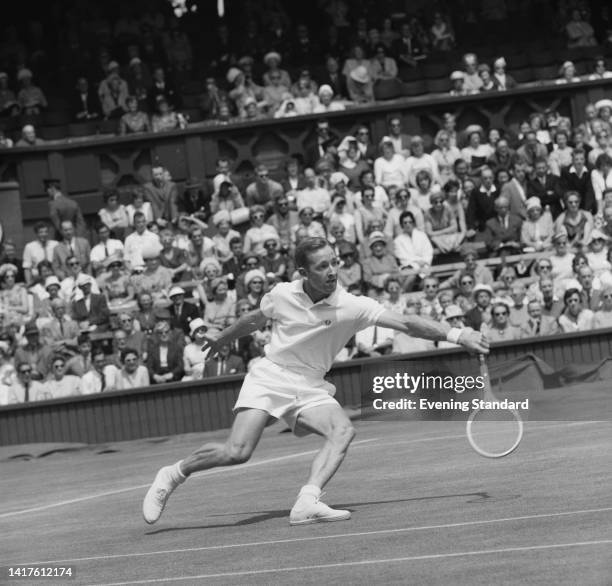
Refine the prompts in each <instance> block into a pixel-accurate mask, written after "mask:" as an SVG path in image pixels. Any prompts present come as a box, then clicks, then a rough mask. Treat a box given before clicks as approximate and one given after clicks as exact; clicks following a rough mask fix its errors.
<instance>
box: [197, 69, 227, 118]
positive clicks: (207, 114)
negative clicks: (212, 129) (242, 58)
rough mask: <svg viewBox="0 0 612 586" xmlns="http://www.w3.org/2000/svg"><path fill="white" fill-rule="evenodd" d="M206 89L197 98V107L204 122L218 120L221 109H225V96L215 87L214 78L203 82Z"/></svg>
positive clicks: (208, 78)
mask: <svg viewBox="0 0 612 586" xmlns="http://www.w3.org/2000/svg"><path fill="white" fill-rule="evenodd" d="M205 84H206V89H205V90H204V92H203V93H202V94H200V96H199V103H198V106H199V108H200V112H201V113H202V118H203V119H204V120H215V119H217V118H220V115H221V108H222V107H227V99H228V98H227V95H226V93H225V92H223V91H221V90H220V89H219V88H218V87H217V81H216V79H215V78H214V77H207V78H206V80H205Z"/></svg>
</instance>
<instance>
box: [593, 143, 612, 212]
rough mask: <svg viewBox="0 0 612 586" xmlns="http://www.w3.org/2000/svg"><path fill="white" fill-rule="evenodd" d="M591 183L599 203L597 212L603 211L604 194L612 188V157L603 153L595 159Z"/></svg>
mask: <svg viewBox="0 0 612 586" xmlns="http://www.w3.org/2000/svg"><path fill="white" fill-rule="evenodd" d="M591 184H592V186H593V194H594V196H595V201H596V203H597V212H598V213H601V212H602V210H603V208H604V198H603V194H604V192H605V191H607V190H609V189H612V157H611V156H610V155H607V154H605V153H604V154H602V155H599V156H598V157H597V160H596V161H595V169H593V170H592V171H591Z"/></svg>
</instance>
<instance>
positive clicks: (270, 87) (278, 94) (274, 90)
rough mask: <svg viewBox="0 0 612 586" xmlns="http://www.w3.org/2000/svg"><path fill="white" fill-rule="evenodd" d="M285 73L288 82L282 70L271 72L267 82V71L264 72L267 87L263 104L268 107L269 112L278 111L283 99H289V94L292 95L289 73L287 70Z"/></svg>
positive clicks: (264, 91)
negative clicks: (284, 78)
mask: <svg viewBox="0 0 612 586" xmlns="http://www.w3.org/2000/svg"><path fill="white" fill-rule="evenodd" d="M283 73H285V75H286V76H287V80H285V81H286V83H285V82H284V81H283V75H282V73H281V71H280V70H278V71H272V72H269V83H267V82H265V75H267V73H266V74H264V82H265V87H264V88H263V103H262V106H265V107H266V108H267V111H268V113H269V114H274V113H276V112H277V111H278V109H279V108H280V106H281V104H282V103H283V101H284V100H286V99H287V98H286V96H287V94H288V95H291V92H290V91H289V88H290V87H291V82H290V80H289V75H288V74H287V72H283Z"/></svg>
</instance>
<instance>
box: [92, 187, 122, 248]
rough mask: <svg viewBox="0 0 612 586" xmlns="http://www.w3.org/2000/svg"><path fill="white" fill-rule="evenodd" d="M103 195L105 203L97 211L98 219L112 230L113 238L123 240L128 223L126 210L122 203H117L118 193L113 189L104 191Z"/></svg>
mask: <svg viewBox="0 0 612 586" xmlns="http://www.w3.org/2000/svg"><path fill="white" fill-rule="evenodd" d="M103 197H104V204H105V205H104V207H103V208H102V209H101V210H100V211H99V212H98V216H100V221H101V222H102V223H103V224H104V225H105V226H107V227H108V229H109V230H111V231H112V232H113V235H114V236H115V238H118V239H119V240H123V239H124V238H125V235H126V231H127V228H128V225H129V218H128V213H127V210H126V209H125V206H124V205H123V204H120V203H119V193H118V192H117V191H115V190H114V189H110V190H107V191H105V192H104V194H103ZM115 242H116V241H115ZM122 246H123V245H122ZM109 252H110V251H109ZM110 254H112V252H110Z"/></svg>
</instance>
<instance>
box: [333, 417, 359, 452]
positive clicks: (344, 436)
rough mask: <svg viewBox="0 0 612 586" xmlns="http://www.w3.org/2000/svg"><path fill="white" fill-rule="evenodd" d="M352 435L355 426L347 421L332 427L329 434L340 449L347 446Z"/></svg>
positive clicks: (353, 435) (351, 439) (353, 434)
mask: <svg viewBox="0 0 612 586" xmlns="http://www.w3.org/2000/svg"><path fill="white" fill-rule="evenodd" d="M354 437H355V428H354V427H353V426H352V424H351V423H349V422H347V423H343V424H341V425H338V426H336V427H334V429H333V431H332V435H331V439H332V441H333V442H334V443H336V444H337V445H338V446H339V447H340V448H341V449H346V448H348V446H349V444H350V443H351V442H352V441H353V438H354Z"/></svg>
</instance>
